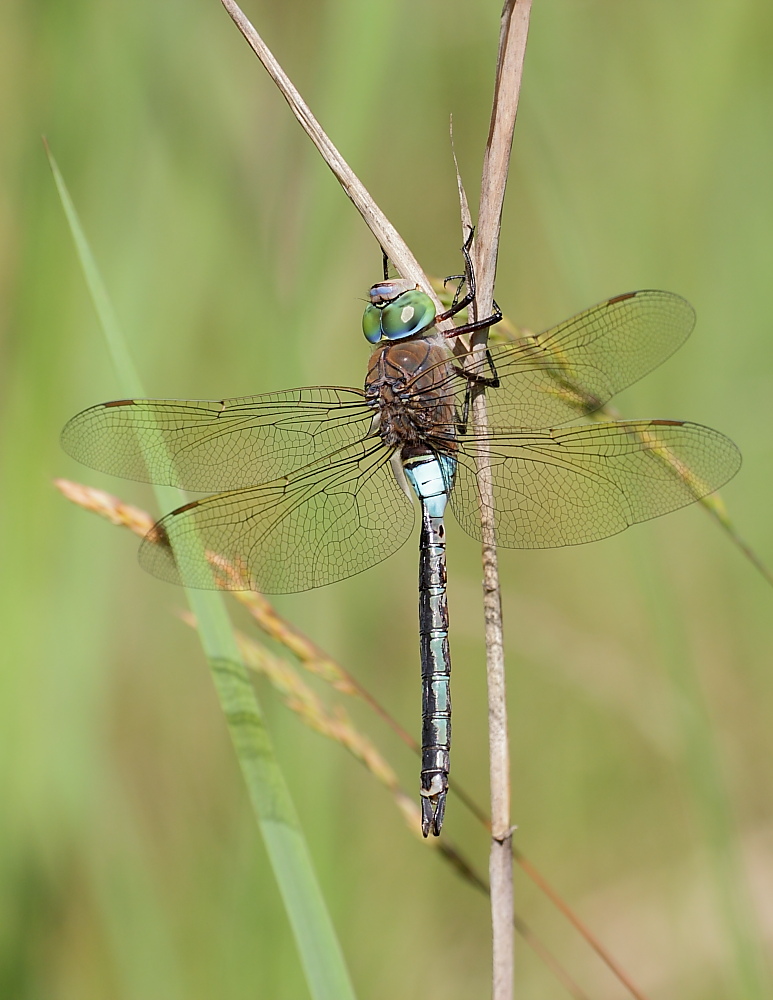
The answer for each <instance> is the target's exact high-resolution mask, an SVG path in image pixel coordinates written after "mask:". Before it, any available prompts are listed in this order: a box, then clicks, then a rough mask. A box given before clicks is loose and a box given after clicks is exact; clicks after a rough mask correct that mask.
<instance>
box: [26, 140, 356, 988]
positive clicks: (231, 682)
mask: <svg viewBox="0 0 773 1000" xmlns="http://www.w3.org/2000/svg"><path fill="white" fill-rule="evenodd" d="M46 152H47V154H48V159H49V163H50V165H51V170H52V172H53V175H54V180H55V182H56V186H57V189H58V191H59V197H60V199H61V202H62V207H63V209H64V212H65V215H66V216H67V221H68V223H69V226H70V231H71V233H72V237H73V240H74V242H75V246H76V250H77V252H78V257H79V259H80V263H81V267H82V268H83V273H84V276H85V278H86V282H87V284H88V287H89V291H90V293H91V296H92V299H93V302H94V306H95V309H96V311H97V313H98V315H99V319H100V325H101V326H102V332H103V334H104V337H105V342H106V344H107V347H108V351H109V353H110V356H111V359H112V361H113V364H114V366H115V370H116V374H117V376H118V380H119V383H120V385H121V387H122V391H123V392H124V393H125V394H126V396H129V397H135V396H142V395H143V393H142V386H141V384H140V379H139V375H138V374H137V371H136V369H135V367H134V364H133V362H132V359H131V357H130V355H129V352H128V349H127V347H126V342H125V340H124V338H123V336H122V334H121V330H120V327H119V325H118V322H117V319H116V317H115V313H114V311H113V308H112V306H111V304H110V299H109V297H108V295H107V291H106V289H105V286H104V284H103V282H102V278H101V276H100V274H99V271H98V269H97V266H96V262H95V260H94V257H93V255H92V253H91V250H90V248H89V245H88V242H87V240H86V237H85V234H84V232H83V229H82V227H81V225H80V221H79V219H78V216H77V213H76V211H75V206H74V205H73V202H72V199H71V198H70V195H69V192H68V191H67V188H66V186H65V183H64V179H63V178H62V175H61V173H60V172H59V169H58V167H57V165H56V161H55V160H54V158H53V156H52V155H51V152H50V150H49V149H48V146H46ZM151 441H152V437H151ZM155 494H156V498H157V500H158V503H159V506H160V507H161V508H162V509H170V508H171V507H176V506H179V504H180V503H181V502H185V499H186V498H185V496H184V494H181V493H180V491H179V490H175V489H172V488H170V487H155ZM172 544H174V538H172ZM202 558H203V557H202ZM186 596H187V599H188V604H189V606H190V608H191V611H192V612H193V614H194V615H195V618H196V622H197V624H198V633H199V637H200V639H201V644H202V647H203V649H204V653H205V655H206V657H207V660H208V662H209V665H210V670H211V671H212V679H213V681H214V684H215V688H216V690H217V694H218V698H219V699H220V706H221V708H222V710H223V713H224V715H225V717H226V721H227V724H228V729H229V732H230V734H231V740H232V742H233V745H234V749H235V751H236V755H237V758H238V760H239V765H240V767H241V770H242V774H243V776H244V780H245V782H246V785H247V790H248V793H249V797H250V802H251V803H252V807H253V809H254V811H255V816H256V818H257V821H258V825H259V827H260V830H261V833H262V834H263V839H264V842H265V845H266V850H267V852H268V856H269V859H270V862H271V866H272V869H273V871H274V875H275V877H276V880H277V883H278V886H279V890H280V893H281V896H282V901H283V903H284V905H285V909H286V911H287V915H288V918H289V920H290V924H291V926H292V929H293V934H294V935H295V941H296V944H297V946H298V951H299V954H300V958H301V963H302V965H303V969H304V973H305V975H306V981H307V983H308V986H309V992H310V993H311V996H312V997H313V998H314V1000H354V990H353V987H352V983H351V980H350V978H349V973H348V971H347V969H346V966H345V964H344V959H343V953H342V951H341V947H340V944H339V943H338V940H337V938H336V935H335V931H334V929H333V925H332V922H331V920H330V915H329V913H328V911H327V907H326V905H325V901H324V899H323V897H322V892H321V890H320V887H319V883H318V881H317V878H316V875H315V872H314V869H313V867H312V863H311V858H310V855H309V851H308V848H307V846H306V841H305V839H304V837H303V833H302V832H301V828H300V823H299V820H298V816H297V813H296V811H295V806H294V805H293V802H292V800H291V798H290V794H289V791H288V789H287V785H286V783H285V780H284V776H283V774H282V772H281V769H280V768H279V764H278V763H277V760H276V758H275V756H274V751H273V747H272V745H271V740H270V737H269V735H268V732H267V730H266V727H265V724H264V721H263V717H262V714H261V710H260V706H259V704H258V701H257V698H256V696H255V692H254V690H253V688H252V685H251V683H250V679H249V675H248V673H247V670H246V668H245V666H244V664H243V662H242V658H241V653H240V651H239V647H238V644H237V641H236V638H235V636H234V633H233V631H232V628H231V623H230V621H229V619H228V614H227V612H226V609H225V606H224V603H223V598H222V595H221V594H219V593H217V592H214V593H211V592H200V591H194V590H188V589H186Z"/></svg>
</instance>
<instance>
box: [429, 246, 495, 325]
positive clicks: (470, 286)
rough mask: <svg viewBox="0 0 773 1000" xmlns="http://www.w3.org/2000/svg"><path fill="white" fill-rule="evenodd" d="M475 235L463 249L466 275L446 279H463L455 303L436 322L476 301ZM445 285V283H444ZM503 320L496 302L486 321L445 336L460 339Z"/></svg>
mask: <svg viewBox="0 0 773 1000" xmlns="http://www.w3.org/2000/svg"><path fill="white" fill-rule="evenodd" d="M474 235H475V229H474V228H472V229H470V235H469V236H468V237H467V239H466V240H465V242H464V246H463V247H462V253H463V254H464V274H463V275H461V274H453V275H450V276H449V277H448V278H446V281H454V280H456V279H461V280H460V284H459V288H458V289H457V291H456V295H454V301H453V302H452V303H451V307H450V308H449V309H446V311H445V312H443V313H440V314H439V315H438V316H436V317H435V322H442V321H443V320H445V319H451V318H452V317H453V316H455V315H456V314H457V313H459V312H461V311H462V309H465V308H466V307H467V306H468V305H470V303H471V302H473V301H474V299H475V294H476V285H475V268H474V267H473V266H472V257H471V256H470V247H471V246H472V238H473V236H474ZM464 282H466V283H467V293H466V295H465V296H464V297H463V298H461V299H460V298H459V292H460V291H461V289H462V286H463V284H464ZM444 283H445V282H444ZM501 319H502V310H501V309H500V308H499V306H498V305H497V303H496V301H495V302H494V312H493V313H492V314H491V315H490V316H486V317H485V319H477V320H474V321H473V322H471V323H464V324H462V326H457V327H455V328H454V329H453V330H448V331H447V332H446V334H445V336H446V337H449V338H450V337H460V336H461V335H462V334H463V333H472V332H473V331H474V330H486V329H488V327H490V326H494V325H495V324H496V323H498V322H499V321H500V320H501Z"/></svg>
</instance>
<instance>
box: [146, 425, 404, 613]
mask: <svg viewBox="0 0 773 1000" xmlns="http://www.w3.org/2000/svg"><path fill="white" fill-rule="evenodd" d="M390 456H391V450H390V449H388V448H385V447H384V446H383V445H382V444H381V442H380V441H378V440H374V439H370V440H369V441H367V442H354V443H353V444H350V445H348V446H347V447H346V448H343V449H341V450H340V451H339V452H337V453H336V454H334V455H331V456H328V457H327V458H326V459H324V460H321V461H319V462H317V463H315V464H314V465H313V466H309V467H307V468H304V469H301V470H299V471H296V472H295V473H293V474H291V475H289V476H285V477H283V478H281V479H276V480H274V481H273V482H270V483H265V484H263V485H262V486H256V487H253V488H251V489H245V490H237V491H234V492H229V493H221V494H218V495H217V496H212V497H207V498H206V499H203V500H198V501H196V502H194V503H190V504H186V505H185V506H184V507H181V508H179V510H176V511H172V513H171V514H167V516H166V517H164V518H162V520H161V521H159V523H158V524H157V525H156V526H155V527H154V528H153V529H152V530H151V531H150V532H149V534H148V536H147V537H146V539H145V540H144V541H143V543H142V546H141V548H140V563H141V565H142V566H143V568H144V569H146V570H148V572H150V573H152V574H153V575H154V576H158V577H161V578H162V579H164V580H168V581H170V582H172V583H184V584H186V585H187V586H190V587H200V588H203V589H210V588H212V587H213V581H212V573H211V571H210V568H209V565H208V563H207V559H206V558H205V556H204V553H205V552H206V553H207V554H208V556H209V558H210V562H212V561H213V560H214V564H215V565H219V566H222V560H226V562H227V563H228V564H229V565H230V566H232V567H236V568H237V569H239V570H240V571H241V572H242V574H243V576H242V577H241V581H240V580H238V579H237V580H236V581H234V580H233V578H231V579H230V580H227V581H226V583H225V586H226V588H227V589H236V590H248V589H254V590H259V591H262V592H263V593H266V594H290V593H295V592H297V591H301V590H312V589H313V588H315V587H323V586H325V585H326V584H328V583H334V582H335V581H337V580H343V579H345V578H346V577H349V576H354V575H355V574H357V573H360V572H362V570H365V569H368V568H369V567H371V566H375V565H376V563H379V562H381V561H382V560H383V559H386V558H387V556H390V555H391V554H392V553H393V552H396V551H397V549H398V548H399V547H400V546H401V545H402V544H403V543H404V542H405V541H406V539H407V538H408V536H409V535H410V533H411V529H412V528H413V516H414V515H413V505H412V504H411V502H410V500H409V499H408V498H407V496H406V495H405V494H404V493H403V491H402V490H401V489H400V487H399V486H398V485H397V482H396V481H395V478H394V475H393V474H392V469H391V467H390V464H389V460H390ZM169 539H171V541H172V543H173V544H174V555H173V554H172V548H171V547H170V545H169ZM158 540H160V544H159V541H158ZM218 575H222V574H218Z"/></svg>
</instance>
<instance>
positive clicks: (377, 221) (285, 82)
mask: <svg viewBox="0 0 773 1000" xmlns="http://www.w3.org/2000/svg"><path fill="white" fill-rule="evenodd" d="M221 2H222V4H223V6H224V7H225V9H226V10H227V11H228V13H229V15H230V16H231V18H232V20H233V22H234V24H235V25H236V27H237V28H238V29H239V31H240V32H241V33H242V35H243V36H244V38H245V40H246V41H247V44H248V45H249V46H250V48H251V49H252V51H253V52H254V53H255V55H256V56H257V57H258V59H259V60H260V62H261V63H262V65H263V67H264V69H265V70H266V72H267V73H268V75H269V76H270V77H271V79H272V80H273V81H274V83H275V84H276V86H277V88H278V89H279V92H280V93H281V94H282V96H283V97H284V99H285V100H286V101H287V103H288V104H289V106H290V110H291V111H292V113H293V114H294V115H295V117H296V118H297V120H298V122H299V123H300V125H301V127H302V128H303V129H304V131H305V132H306V134H307V135H308V137H309V138H310V139H311V141H312V142H313V143H314V145H315V146H316V147H317V150H318V151H319V154H320V156H321V157H322V159H323V160H324V161H325V163H326V164H327V165H328V167H330V169H331V171H332V172H333V174H334V175H335V177H336V179H337V180H338V183H339V184H340V185H341V187H342V188H343V189H344V192H345V193H346V195H347V197H348V198H349V199H350V200H351V202H352V204H353V205H354V207H355V208H356V209H357V211H358V212H359V213H360V215H361V216H362V218H363V221H364V222H365V225H366V226H367V227H368V229H370V231H371V232H372V233H373V235H374V236H375V237H376V239H377V240H378V242H379V243H380V245H381V246H382V247H383V249H384V250H385V251H386V253H387V256H388V257H389V259H390V260H391V261H392V263H393V264H394V266H395V267H396V268H397V270H398V272H399V273H400V274H401V275H402V276H403V277H404V278H410V280H411V281H414V282H415V283H416V284H417V285H418V286H419V287H420V288H422V289H423V290H424V291H425V292H426V293H427V294H428V295H430V296H431V297H432V299H433V300H434V302H435V305H436V307H437V308H438V312H440V311H441V308H440V301H439V299H438V298H437V296H436V294H435V292H434V290H433V288H432V285H431V283H430V281H429V279H428V278H427V275H426V274H425V273H424V271H423V270H422V268H421V266H420V264H419V262H418V261H417V260H416V258H415V257H414V255H413V253H412V252H411V250H410V248H409V247H408V244H407V243H406V242H405V240H404V239H403V238H402V236H400V234H399V233H398V232H397V230H396V229H395V227H394V226H393V225H392V223H391V222H390V221H389V219H388V218H387V217H386V215H384V213H383V212H382V211H381V209H380V208H379V207H378V205H377V204H376V202H375V200H374V199H373V197H372V196H371V195H370V193H369V192H368V190H367V189H366V187H365V185H364V184H363V183H362V181H361V180H360V179H359V177H357V175H356V174H355V172H354V171H353V170H352V168H351V167H350V166H349V164H348V163H347V162H346V160H345V159H344V158H343V156H342V155H341V154H340V153H339V151H338V150H337V149H336V147H335V146H334V145H333V143H332V142H331V140H330V137H329V136H328V135H327V133H326V132H325V131H324V129H323V128H322V126H321V125H320V124H319V122H318V121H317V119H316V118H315V117H314V115H313V114H312V112H311V109H310V108H309V106H308V105H307V104H306V102H305V101H304V100H303V98H302V97H301V95H300V94H299V93H298V91H297V89H296V88H295V86H294V85H293V83H292V81H291V80H290V78H289V77H288V76H287V74H286V73H285V71H284V70H283V69H282V67H281V66H280V65H279V63H278V62H277V60H276V59H275V57H274V55H273V53H272V52H271V51H270V50H269V48H268V46H267V45H266V43H265V42H264V41H263V39H262V38H261V37H260V35H259V34H258V32H257V31H256V30H255V28H254V26H253V25H252V24H251V23H250V21H249V19H248V18H247V17H246V15H245V14H244V12H243V11H242V10H241V8H240V7H239V5H238V4H237V3H235V2H234V0H221Z"/></svg>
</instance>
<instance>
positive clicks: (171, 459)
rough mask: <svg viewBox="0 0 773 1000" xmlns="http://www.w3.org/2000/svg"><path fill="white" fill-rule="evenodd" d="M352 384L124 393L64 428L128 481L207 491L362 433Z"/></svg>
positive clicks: (362, 410)
mask: <svg viewBox="0 0 773 1000" xmlns="http://www.w3.org/2000/svg"><path fill="white" fill-rule="evenodd" d="M372 418H373V411H372V410H371V409H369V407H368V406H367V405H366V404H365V401H364V397H363V394H362V393H361V392H358V391H357V390H356V389H344V388H336V387H333V386H315V387H313V388H307V389H288V390H286V391H284V392H272V393H267V394H266V395H263V396H243V397H241V398H236V399H223V400H218V401H210V400H174V399H123V400H117V401H115V402H111V403H101V404H99V405H98V406H92V407H91V408H90V409H88V410H84V411H83V412H82V413H79V414H77V416H75V417H73V418H72V420H70V421H69V423H68V424H67V425H66V426H65V428H64V430H63V431H62V447H63V448H64V450H65V451H66V452H67V453H68V454H69V455H72V457H73V458H76V459H77V460H78V461H79V462H83V464H84V465H88V466H90V467H91V468H93V469H99V470H100V471H101V472H108V473H110V474H112V475H114V476H122V477H123V478H124V479H137V480H140V481H141V482H151V483H161V484H164V485H169V486H179V487H180V488H182V489H187V490H197V491H200V492H204V493H206V492H212V491H215V490H232V489H240V488H242V487H246V486H253V485H255V483H262V482H266V481H268V480H271V479H274V478H276V477H277V476H280V475H283V474H285V473H287V472H292V471H293V470H294V469H299V468H301V467H302V466H304V465H308V464H309V463H311V462H314V461H315V460H316V459H318V458H321V457H322V456H323V455H326V454H328V453H330V452H332V451H335V450H336V449H337V448H340V447H342V446H343V445H346V444H348V443H349V442H350V441H353V440H358V439H360V438H363V437H365V435H366V434H367V433H368V430H369V428H370V424H371V420H372Z"/></svg>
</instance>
